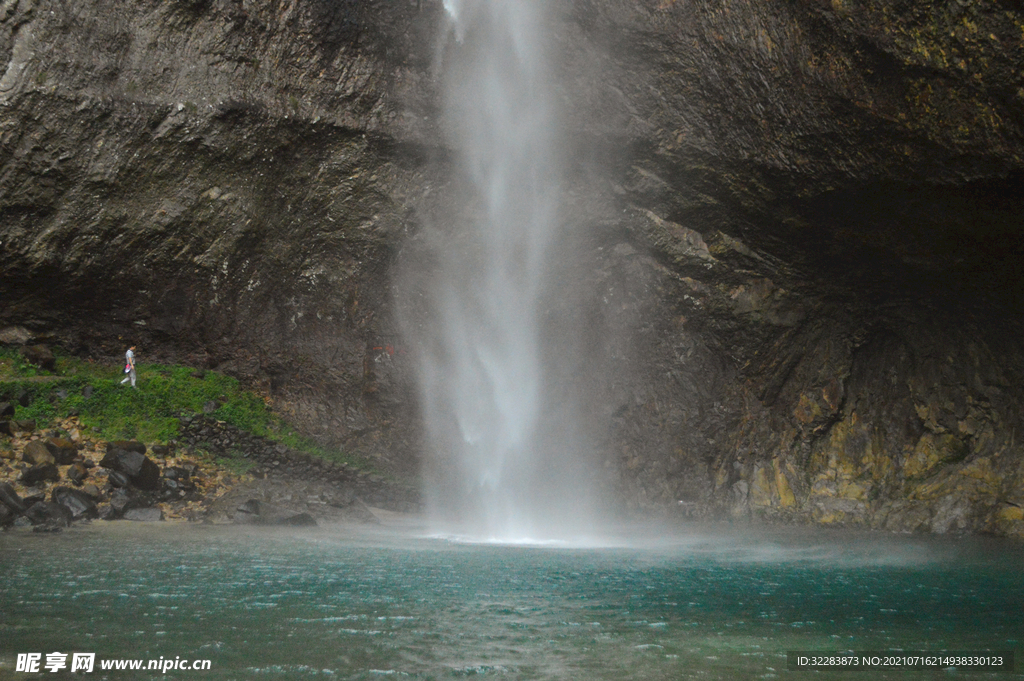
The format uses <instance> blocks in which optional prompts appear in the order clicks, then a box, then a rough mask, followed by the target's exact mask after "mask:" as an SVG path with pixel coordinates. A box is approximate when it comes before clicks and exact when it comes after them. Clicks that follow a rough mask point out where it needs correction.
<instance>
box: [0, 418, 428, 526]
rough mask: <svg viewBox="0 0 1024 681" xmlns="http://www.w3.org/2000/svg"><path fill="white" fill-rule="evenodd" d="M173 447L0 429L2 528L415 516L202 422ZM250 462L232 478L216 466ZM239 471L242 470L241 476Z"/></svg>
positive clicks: (410, 499) (282, 449)
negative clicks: (378, 513)
mask: <svg viewBox="0 0 1024 681" xmlns="http://www.w3.org/2000/svg"><path fill="white" fill-rule="evenodd" d="M181 425H182V431H181V432H182V434H181V439H180V440H179V441H177V442H174V443H173V444H171V445H160V444H157V445H151V446H148V447H147V445H146V444H145V443H142V442H138V441H103V440H99V439H95V438H92V437H89V436H88V435H86V434H85V429H84V428H83V427H82V425H81V424H80V423H79V422H78V420H77V419H76V418H70V419H67V420H65V421H62V422H61V423H59V424H56V427H55V428H54V429H50V430H46V431H42V430H38V429H37V428H36V424H35V423H34V422H32V421H11V420H7V421H0V430H2V431H3V435H6V436H7V437H3V438H0V527H2V528H10V527H19V526H20V527H25V528H28V527H31V528H32V529H33V531H36V532H55V531H60V530H62V529H64V528H66V527H69V526H71V525H72V524H73V523H75V522H78V521H90V520H118V519H125V520H135V521H160V520H184V521H203V522H215V523H236V524H245V525H289V526H303V525H316V524H317V521H318V520H320V521H329V522H330V521H339V522H340V521H357V522H375V517H374V515H373V513H372V512H371V511H370V505H373V506H380V507H384V508H387V509H389V510H392V511H415V510H417V509H418V499H417V498H416V492H415V490H411V489H408V488H405V487H402V486H400V485H396V484H394V483H390V482H388V481H387V480H385V479H384V478H383V477H381V476H378V475H374V474H370V473H367V472H364V471H360V470H358V469H356V468H355V467H353V466H351V465H349V464H345V463H332V462H327V461H324V460H322V459H318V458H316V457H312V456H310V455H308V454H305V453H302V452H299V451H296V450H293V449H290V448H288V447H287V446H284V445H281V444H279V443H275V442H273V441H271V440H267V439H265V438H261V437H258V436H253V435H251V434H249V433H246V432H244V431H241V430H239V429H237V428H233V427H231V426H228V425H227V424H224V423H222V422H219V421H215V420H213V419H209V418H206V417H203V416H196V417H184V418H182V420H181ZM225 459H238V460H240V461H249V462H252V464H254V466H252V467H251V468H250V469H249V470H248V471H247V472H246V473H244V474H241V473H232V472H230V471H228V470H227V469H226V468H225V467H224V466H223V465H220V464H219V463H217V461H220V462H223V461H224V460H225ZM244 467H245V464H242V465H241V466H240V468H244Z"/></svg>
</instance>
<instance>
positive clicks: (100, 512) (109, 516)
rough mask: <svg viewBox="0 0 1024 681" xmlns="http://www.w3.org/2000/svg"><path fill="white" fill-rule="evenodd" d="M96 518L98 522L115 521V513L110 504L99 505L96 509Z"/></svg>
mask: <svg viewBox="0 0 1024 681" xmlns="http://www.w3.org/2000/svg"><path fill="white" fill-rule="evenodd" d="M96 518H97V519H99V520H117V511H115V510H114V507H113V506H111V505H110V504H100V505H99V506H97V507H96Z"/></svg>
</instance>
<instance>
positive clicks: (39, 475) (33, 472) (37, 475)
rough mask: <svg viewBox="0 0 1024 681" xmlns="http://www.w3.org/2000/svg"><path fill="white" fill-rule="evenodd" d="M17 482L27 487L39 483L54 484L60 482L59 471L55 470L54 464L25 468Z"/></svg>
mask: <svg viewBox="0 0 1024 681" xmlns="http://www.w3.org/2000/svg"><path fill="white" fill-rule="evenodd" d="M19 480H20V482H21V483H22V484H24V485H25V486H27V487H32V486H33V485H38V484H39V483H41V482H56V481H57V480H60V471H58V470H57V466H55V465H54V464H52V463H44V464H40V465H38V466H32V467H31V468H27V469H26V470H25V471H24V472H22V474H21V477H20V478H19Z"/></svg>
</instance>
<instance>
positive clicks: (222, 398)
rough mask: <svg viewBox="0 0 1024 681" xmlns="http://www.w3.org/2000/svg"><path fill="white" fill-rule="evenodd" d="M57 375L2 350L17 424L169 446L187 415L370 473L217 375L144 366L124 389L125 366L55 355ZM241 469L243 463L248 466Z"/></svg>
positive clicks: (3, 394) (1, 391) (4, 382)
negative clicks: (64, 422)
mask: <svg viewBox="0 0 1024 681" xmlns="http://www.w3.org/2000/svg"><path fill="white" fill-rule="evenodd" d="M54 355H55V357H56V370H55V371H53V372H49V371H45V370H43V369H39V368H38V367H35V366H32V365H30V364H28V363H27V362H26V361H25V360H24V358H23V357H22V356H21V354H20V353H19V352H18V351H17V350H15V349H11V348H4V347H0V401H10V402H12V403H14V402H18V401H19V398H24V399H23V400H21V401H25V402H26V403H27V405H28V406H21V404H17V406H16V414H15V418H16V419H34V420H35V421H36V422H37V424H39V426H40V427H44V424H47V423H52V422H54V421H56V420H59V419H63V418H67V417H69V416H78V419H79V421H80V422H81V423H82V425H83V426H85V427H87V428H91V429H93V432H94V433H96V434H98V435H99V436H100V437H102V438H103V439H106V440H124V439H138V440H141V441H143V442H148V443H157V442H160V443H166V442H168V441H170V440H173V439H176V438H177V437H178V434H179V429H180V422H179V420H178V419H179V417H181V416H191V415H195V414H203V413H205V414H207V415H208V416H209V417H210V418H213V419H216V420H218V421H223V422H225V423H227V424H229V425H231V426H234V427H235V428H238V429H240V430H244V431H248V432H250V433H252V434H254V435H259V436H261V437H265V438H267V439H269V440H273V441H276V442H283V443H284V444H286V445H287V446H288V447H290V448H292V449H296V450H299V451H303V452H306V453H308V454H312V455H314V456H317V457H320V458H323V459H327V460H329V461H336V462H343V463H349V464H353V465H355V466H358V467H361V468H368V467H369V466H368V465H367V462H365V461H360V460H354V459H351V458H349V457H348V456H346V455H345V454H344V453H342V452H338V451H331V450H325V449H323V448H321V447H319V446H317V445H316V444H315V443H314V442H313V441H311V440H309V439H308V438H304V437H302V436H300V435H299V434H298V433H296V432H295V430H294V429H293V428H292V427H291V426H289V425H288V424H287V423H286V422H285V421H284V420H283V419H282V418H280V417H279V416H277V415H276V414H274V413H273V412H272V411H271V410H270V408H269V407H268V406H267V403H266V401H265V400H264V399H263V398H262V397H260V396H259V395H257V394H256V393H254V392H252V391H248V390H244V389H243V388H242V387H241V385H240V384H239V382H238V380H236V379H234V378H231V377H230V376H226V375H224V374H220V373H217V372H215V371H201V370H196V369H193V368H192V367H186V366H168V365H161V364H141V363H140V364H138V365H137V366H136V374H137V387H136V388H134V389H133V388H132V387H131V386H129V385H127V384H122V383H121V380H122V379H123V378H124V374H121V373H118V370H117V368H115V367H111V366H109V365H100V364H96V363H93V362H89V361H84V360H81V359H78V358H75V357H70V356H67V355H65V354H64V353H62V352H61V351H60V350H59V349H55V350H54ZM240 465H241V464H240Z"/></svg>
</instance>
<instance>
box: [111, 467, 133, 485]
mask: <svg viewBox="0 0 1024 681" xmlns="http://www.w3.org/2000/svg"><path fill="white" fill-rule="evenodd" d="M107 482H109V483H110V486H111V487H115V488H120V487H127V486H128V485H130V484H131V480H129V479H128V476H127V475H125V474H124V473H122V472H121V471H110V473H108V474H107Z"/></svg>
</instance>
